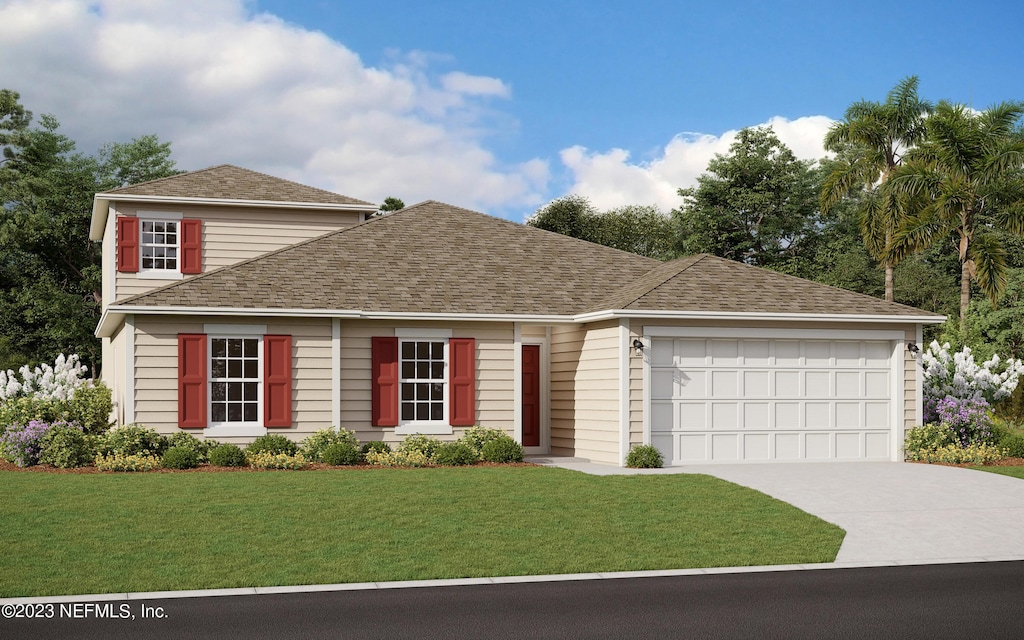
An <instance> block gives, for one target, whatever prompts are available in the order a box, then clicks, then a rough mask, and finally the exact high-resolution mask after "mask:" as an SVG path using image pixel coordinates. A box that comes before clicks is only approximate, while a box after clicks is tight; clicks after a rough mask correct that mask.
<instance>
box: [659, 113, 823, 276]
mask: <svg viewBox="0 0 1024 640" xmlns="http://www.w3.org/2000/svg"><path fill="white" fill-rule="evenodd" d="M811 164H812V163H809V162H804V161H801V160H797V158H796V156H794V155H793V152H792V151H790V150H789V148H788V147H786V145H784V144H783V143H782V142H781V141H780V140H779V138H778V137H777V136H776V135H775V132H774V131H772V129H771V128H770V127H758V128H755V129H743V130H741V131H740V132H739V133H738V134H737V135H736V140H735V141H734V142H733V144H732V145H731V146H730V147H729V153H728V155H721V154H717V155H715V157H714V158H713V159H712V160H711V162H710V163H708V172H707V173H705V174H703V175H702V176H700V177H699V178H698V179H697V183H698V184H697V187H695V188H690V189H680V190H679V195H681V196H683V198H684V199H685V201H684V204H683V205H682V206H681V207H680V208H678V209H676V210H674V211H673V212H672V215H673V218H674V219H675V222H676V225H677V230H678V238H677V251H678V253H679V254H682V255H690V254H695V253H712V254H714V255H717V256H722V257H724V258H729V259H731V260H737V261H740V262H746V263H749V264H754V265H758V266H765V267H772V268H780V267H784V266H785V263H787V262H790V261H793V260H797V259H800V258H805V257H806V254H807V253H808V249H809V245H810V244H812V243H813V242H814V239H815V236H816V235H817V232H818V223H819V216H818V207H817V201H818V197H817V196H818V182H819V180H818V177H817V175H816V172H815V171H814V170H813V169H812V168H811Z"/></svg>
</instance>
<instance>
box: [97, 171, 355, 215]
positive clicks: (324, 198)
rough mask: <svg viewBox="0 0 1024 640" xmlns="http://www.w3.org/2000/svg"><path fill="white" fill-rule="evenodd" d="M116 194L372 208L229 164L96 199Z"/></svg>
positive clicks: (112, 192)
mask: <svg viewBox="0 0 1024 640" xmlns="http://www.w3.org/2000/svg"><path fill="white" fill-rule="evenodd" d="M119 194H125V195H136V196H165V197H178V198H216V199H220V200H262V201H267V202H308V203H313V204H360V205H367V204H372V203H370V202H366V201H364V200H357V199H355V198H349V197H348V196H343V195H340V194H337V193H332V192H330V191H324V190H323V189H317V188H315V187H308V186H306V185H304V184H299V183H298V182H292V181H290V180H284V179H282V178H275V177H274V176H268V175H267V174H265V173H258V172H256V171H250V170H249V169H243V168H241V167H236V166H233V165H230V164H222V165H217V166H215V167H209V168H207V169H200V170H199V171H192V172H190V173H182V174H180V175H176V176H170V177H168V178H160V179H159V180H150V181H149V182H140V183H139V184H133V185H129V186H127V187H121V188H120V189H113V190H112V191H107V192H105V193H103V194H99V195H103V196H116V195H119Z"/></svg>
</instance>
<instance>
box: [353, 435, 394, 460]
mask: <svg viewBox="0 0 1024 640" xmlns="http://www.w3.org/2000/svg"><path fill="white" fill-rule="evenodd" d="M368 453H391V445H390V444H388V443H386V442H381V441H380V440H371V441H369V442H366V443H364V444H363V446H361V447H359V458H360V459H361V460H365V459H366V454H368Z"/></svg>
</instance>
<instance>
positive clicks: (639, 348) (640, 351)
mask: <svg viewBox="0 0 1024 640" xmlns="http://www.w3.org/2000/svg"><path fill="white" fill-rule="evenodd" d="M633 348H634V349H636V355H638V356H642V355H644V343H643V341H642V340H640V338H633Z"/></svg>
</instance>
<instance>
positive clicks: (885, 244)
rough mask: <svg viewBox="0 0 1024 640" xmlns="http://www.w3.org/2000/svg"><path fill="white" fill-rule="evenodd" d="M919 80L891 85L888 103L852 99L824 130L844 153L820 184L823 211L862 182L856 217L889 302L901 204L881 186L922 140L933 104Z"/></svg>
mask: <svg viewBox="0 0 1024 640" xmlns="http://www.w3.org/2000/svg"><path fill="white" fill-rule="evenodd" d="M917 86H918V79H917V77H916V76H911V77H909V78H905V79H903V80H901V81H900V82H899V83H898V84H897V85H896V86H895V87H893V89H892V90H891V91H890V92H889V95H888V96H887V97H886V100H885V102H884V103H878V102H872V101H868V100H861V101H859V102H855V103H853V104H852V105H850V107H849V108H848V109H847V110H846V115H845V117H844V119H843V120H842V121H840V122H837V123H835V124H834V125H832V127H831V128H830V129H829V131H828V134H827V135H826V136H825V148H826V149H828V150H829V151H835V152H840V154H841V155H840V159H839V161H838V162H836V163H835V164H834V165H833V167H832V170H831V171H830V172H829V174H828V176H827V177H826V178H825V181H824V183H823V184H822V189H821V197H820V206H821V211H822V212H823V213H826V214H827V213H828V212H829V211H830V210H831V209H832V207H833V206H834V205H835V204H836V203H837V202H838V201H839V200H840V199H842V198H844V197H846V196H848V194H850V192H851V190H853V189H855V188H858V187H863V189H864V196H863V197H861V198H860V206H859V207H858V209H857V218H858V222H859V225H860V230H861V234H862V235H863V238H864V245H865V247H866V248H867V250H868V252H869V253H870V254H871V256H872V257H873V258H874V259H875V260H877V261H878V262H879V264H881V265H882V267H883V268H884V269H885V299H886V300H888V301H890V302H892V301H893V300H895V294H894V286H893V273H894V268H895V266H896V264H897V260H896V259H895V258H894V256H893V254H892V252H891V251H890V247H891V245H892V239H893V236H894V235H895V233H896V229H898V228H899V226H900V224H901V222H902V216H901V211H903V208H902V207H900V206H899V204H898V203H897V202H895V199H894V197H893V193H892V192H891V191H887V190H883V189H879V188H877V187H878V185H879V184H885V182H886V181H887V180H888V179H889V178H890V177H891V176H892V175H893V172H894V171H895V170H896V168H897V167H898V166H899V165H900V163H901V160H902V156H901V154H902V153H903V152H904V151H906V150H907V149H909V148H910V147H913V146H914V145H917V144H920V143H921V142H922V141H923V140H924V137H925V133H926V131H925V125H924V118H925V116H926V115H927V114H928V113H930V112H931V110H932V105H931V103H929V102H927V101H925V100H921V99H920V98H919V97H918V95H917Z"/></svg>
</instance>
